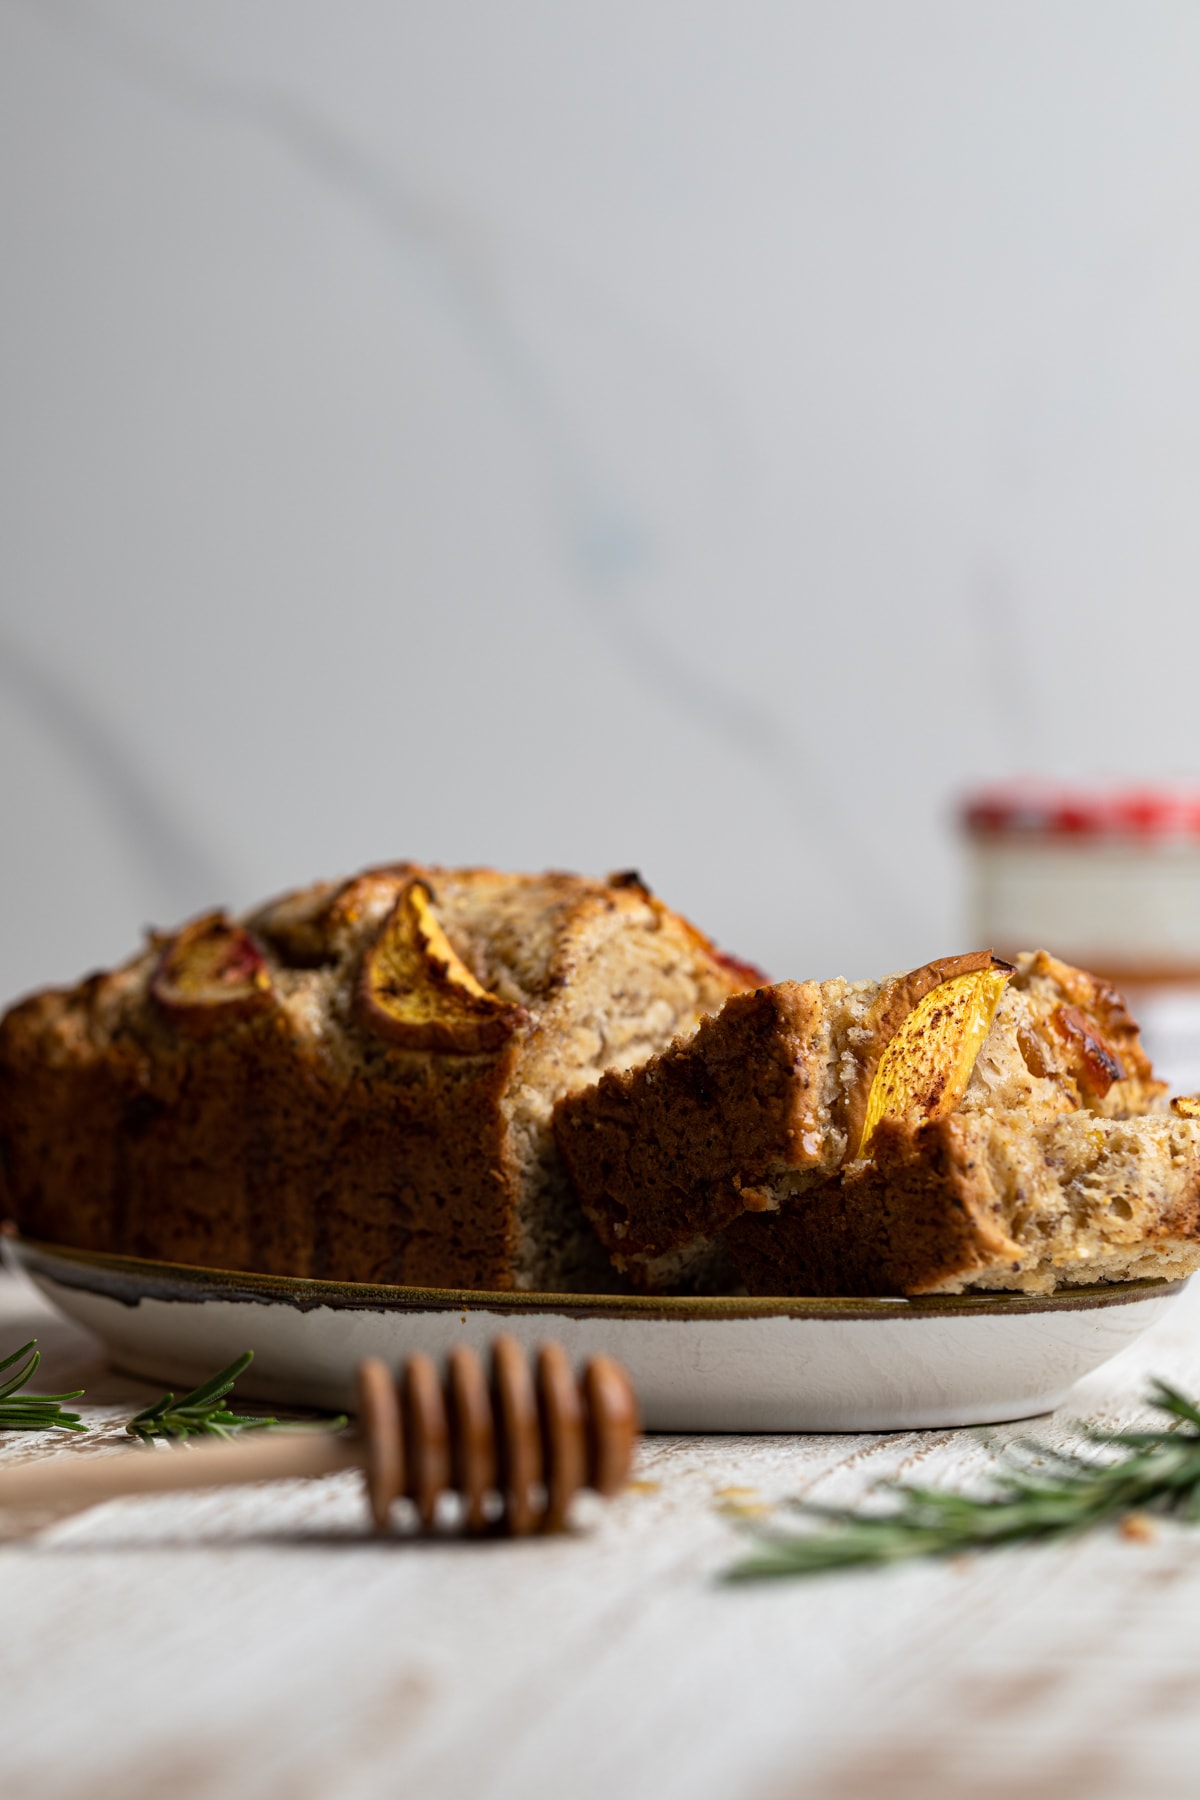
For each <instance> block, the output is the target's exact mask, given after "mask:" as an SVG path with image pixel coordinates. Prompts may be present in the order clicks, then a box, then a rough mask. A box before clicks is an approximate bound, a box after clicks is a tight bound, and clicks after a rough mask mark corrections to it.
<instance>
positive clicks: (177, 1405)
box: [125, 1350, 346, 1443]
mask: <svg viewBox="0 0 1200 1800" xmlns="http://www.w3.org/2000/svg"><path fill="white" fill-rule="evenodd" d="M253 1360H254V1352H253V1350H245V1351H243V1353H242V1354H241V1356H238V1357H235V1358H234V1360H233V1361H232V1362H231V1363H229V1364H228V1365H227V1366H226V1367H225V1368H224V1369H218V1371H217V1373H216V1374H215V1375H210V1376H209V1378H208V1380H207V1381H202V1382H201V1383H200V1385H199V1387H194V1388H193V1389H192V1391H191V1393H190V1394H184V1395H183V1397H182V1399H180V1400H176V1398H175V1396H174V1394H164V1395H163V1396H162V1398H161V1400H156V1401H155V1402H154V1404H153V1405H152V1406H147V1407H145V1408H143V1410H142V1411H141V1412H140V1413H138V1414H137V1415H136V1416H135V1417H134V1418H132V1419H130V1421H129V1423H128V1425H127V1426H126V1427H125V1429H126V1431H127V1432H128V1433H129V1434H130V1436H131V1437H136V1438H141V1439H142V1440H143V1442H145V1443H148V1442H150V1440H151V1439H152V1438H168V1439H175V1440H176V1441H177V1442H183V1441H184V1440H185V1439H187V1438H190V1437H197V1436H206V1437H218V1438H231V1437H236V1436H237V1435H238V1433H239V1432H242V1431H296V1430H301V1431H307V1430H317V1431H340V1430H341V1429H342V1427H343V1426H344V1425H345V1424H346V1418H345V1415H344V1414H339V1416H338V1417H337V1418H336V1419H318V1420H304V1421H302V1422H300V1421H295V1422H294V1421H291V1420H286V1419H276V1418H274V1417H268V1416H266V1415H264V1414H259V1413H235V1412H232V1411H231V1410H230V1407H229V1404H228V1396H229V1394H230V1392H231V1390H232V1388H233V1384H234V1382H235V1381H236V1380H237V1378H238V1376H239V1375H241V1374H242V1373H243V1372H244V1370H245V1369H247V1368H248V1367H249V1365H250V1363H251V1362H252V1361H253Z"/></svg>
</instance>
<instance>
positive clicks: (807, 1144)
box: [555, 951, 1165, 1291]
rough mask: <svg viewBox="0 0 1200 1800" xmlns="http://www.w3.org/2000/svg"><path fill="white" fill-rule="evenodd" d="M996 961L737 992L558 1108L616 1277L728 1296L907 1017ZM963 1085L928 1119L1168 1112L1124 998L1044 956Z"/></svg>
mask: <svg viewBox="0 0 1200 1800" xmlns="http://www.w3.org/2000/svg"><path fill="white" fill-rule="evenodd" d="M992 962H993V959H992V958H990V956H989V955H988V953H986V952H979V953H972V954H971V955H968V956H963V957H950V958H941V959H939V960H938V961H936V962H933V963H928V964H925V965H924V966H923V967H922V968H920V969H916V970H912V971H909V972H907V973H905V974H902V975H896V976H890V977H888V978H887V979H886V980H885V981H883V982H854V983H851V982H846V981H828V982H822V983H819V984H818V983H815V982H802V983H797V982H780V983H777V984H776V985H774V986H771V987H766V988H761V989H758V990H757V991H755V992H753V993H746V994H742V995H738V996H737V997H735V998H734V999H731V1000H730V1001H728V1002H727V1003H726V1005H725V1007H724V1008H723V1009H722V1011H721V1012H720V1013H719V1014H718V1015H717V1016H716V1017H715V1018H712V1019H709V1020H707V1021H705V1023H704V1024H703V1025H702V1026H701V1027H700V1029H699V1030H698V1031H697V1032H696V1034H695V1035H694V1037H692V1038H691V1039H690V1040H685V1041H680V1042H677V1043H675V1044H673V1045H672V1046H671V1047H670V1048H669V1049H668V1050H666V1051H664V1052H662V1053H660V1054H659V1055H657V1056H655V1057H652V1058H651V1059H650V1060H649V1061H648V1062H647V1063H645V1064H644V1065H643V1066H642V1067H641V1068H639V1069H637V1070H632V1071H623V1072H613V1073H610V1074H606V1075H605V1076H603V1077H602V1078H601V1079H600V1081H599V1082H598V1083H597V1085H596V1086H595V1087H594V1088H591V1089H588V1090H586V1091H583V1092H579V1093H577V1094H575V1095H573V1096H570V1097H567V1098H565V1099H564V1100H563V1101H561V1102H560V1103H559V1105H558V1106H557V1108H556V1111H555V1133H556V1136H557V1139H558V1144H559V1148H560V1151H561V1153H562V1156H563V1160H564V1162H565V1164H566V1166H567V1168H568V1170H569V1172H570V1175H571V1178H572V1180H573V1182H574V1184H575V1187H576V1191H577V1192H578V1194H579V1196H580V1199H581V1202H582V1204H583V1207H584V1210H585V1212H586V1213H587V1215H588V1217H589V1218H590V1219H591V1220H592V1222H593V1224H594V1225H595V1227H596V1231H597V1233H598V1235H599V1237H600V1239H601V1241H602V1242H603V1243H604V1245H605V1247H606V1248H607V1249H608V1251H609V1253H610V1255H611V1256H612V1258H613V1261H614V1263H615V1265H616V1266H617V1267H618V1268H620V1269H622V1270H625V1271H627V1272H628V1273H629V1274H630V1275H631V1277H632V1278H633V1279H634V1281H635V1282H636V1283H637V1285H638V1286H639V1287H643V1288H645V1289H647V1290H649V1291H656V1290H660V1289H663V1288H666V1287H670V1286H672V1285H675V1284H676V1283H679V1282H687V1283H688V1284H691V1285H695V1284H697V1283H698V1284H700V1285H703V1286H711V1285H713V1284H714V1283H720V1282H726V1283H727V1282H730V1281H731V1280H732V1281H734V1282H736V1281H737V1279H738V1274H737V1271H738V1270H739V1269H741V1268H742V1265H743V1263H745V1264H746V1267H750V1258H751V1252H750V1251H747V1250H746V1249H745V1246H746V1245H747V1244H748V1243H749V1244H752V1242H753V1240H754V1239H755V1236H756V1235H758V1236H761V1237H762V1239H763V1241H764V1243H767V1242H768V1240H772V1231H773V1227H772V1223H771V1220H772V1217H773V1216H774V1215H776V1214H779V1215H781V1216H782V1215H783V1214H784V1213H787V1214H788V1215H789V1216H791V1214H792V1213H794V1214H795V1216H796V1219H797V1221H798V1223H797V1230H800V1229H801V1224H802V1218H803V1215H804V1212H805V1210H806V1208H807V1207H808V1205H809V1204H810V1203H811V1202H810V1198H809V1196H811V1195H812V1194H813V1193H814V1192H815V1191H822V1192H823V1191H824V1185H825V1184H827V1183H828V1182H829V1181H830V1180H831V1178H833V1177H834V1176H835V1175H837V1174H838V1172H839V1171H840V1170H841V1169H842V1167H843V1165H846V1164H851V1165H853V1164H854V1159H855V1156H856V1153H857V1151H858V1149H859V1147H860V1144H861V1140H862V1136H863V1130H864V1123H865V1119H866V1114H867V1105H868V1097H869V1094H870V1092H871V1089H872V1083H873V1081H874V1079H875V1076H876V1073H877V1071H878V1069H879V1067H880V1064H881V1061H882V1059H883V1057H884V1054H885V1052H886V1051H887V1049H888V1047H889V1045H890V1044H891V1043H892V1042H893V1040H894V1039H895V1038H896V1037H897V1034H898V1033H899V1032H900V1031H901V1029H902V1028H903V1027H904V1026H905V1023H906V1021H907V1020H909V1019H910V1018H912V1017H914V1016H916V1010H917V1008H918V1007H919V1006H920V1005H921V1004H922V1003H923V1002H924V1001H926V999H927V997H928V998H930V999H931V1000H932V1001H934V1002H936V999H937V997H938V996H939V995H941V994H942V993H943V992H944V991H948V989H949V984H951V983H954V982H956V981H958V980H959V978H960V977H966V976H969V975H972V974H976V973H981V972H983V971H984V970H986V969H987V968H988V966H989V965H990V964H991V963H992ZM1004 967H1005V968H1007V967H1008V965H1004ZM967 1073H968V1074H969V1080H966V1084H965V1088H964V1090H963V1091H962V1092H961V1093H960V1092H957V1091H956V1092H948V1091H943V1090H942V1089H939V1088H937V1087H936V1084H935V1087H934V1088H931V1089H930V1090H929V1091H928V1092H923V1093H922V1094H921V1095H920V1102H921V1104H920V1108H919V1109H918V1110H919V1111H920V1113H921V1116H924V1117H929V1116H936V1115H938V1114H940V1113H941V1112H942V1111H953V1112H954V1113H956V1114H959V1113H961V1114H963V1115H968V1116H969V1115H972V1114H975V1113H985V1112H991V1113H999V1114H1008V1113H1021V1114H1022V1115H1023V1116H1026V1117H1033V1116H1038V1117H1047V1118H1055V1117H1058V1116H1059V1115H1063V1114H1072V1113H1075V1112H1078V1111H1081V1110H1082V1111H1083V1112H1085V1113H1086V1114H1087V1116H1088V1117H1100V1118H1121V1117H1126V1116H1131V1115H1134V1114H1138V1113H1142V1112H1145V1111H1146V1110H1147V1109H1152V1108H1162V1106H1163V1105H1164V1104H1165V1103H1164V1101H1163V1099H1162V1096H1163V1093H1164V1091H1165V1090H1164V1089H1163V1087H1162V1085H1161V1084H1159V1083H1156V1082H1155V1081H1154V1078H1153V1071H1152V1069H1151V1067H1150V1064H1149V1062H1148V1060H1147V1058H1146V1055H1145V1052H1144V1050H1143V1049H1142V1046H1141V1042H1140V1038H1139V1036H1138V1032H1137V1027H1136V1025H1135V1023H1134V1022H1133V1020H1132V1019H1131V1018H1130V1016H1129V1013H1128V1011H1127V1010H1126V1009H1125V1006H1124V1003H1123V1002H1122V1000H1121V998H1120V996H1119V995H1118V994H1116V993H1115V991H1114V990H1112V989H1111V988H1108V987H1106V986H1105V985H1104V984H1103V983H1100V982H1098V981H1097V980H1096V979H1095V978H1094V977H1092V976H1090V975H1088V974H1087V973H1086V972H1085V971H1083V970H1079V969H1073V968H1071V967H1070V966H1069V965H1067V964H1064V963H1061V962H1059V961H1057V960H1056V959H1055V958H1053V957H1051V956H1049V955H1047V954H1046V953H1045V952H1044V951H1038V952H1035V953H1030V954H1027V955H1025V956H1022V957H1021V958H1020V959H1019V961H1018V964H1017V965H1016V967H1015V969H1014V970H1012V974H1011V980H1009V981H1008V982H1007V984H1006V986H1005V987H1004V991H1003V993H1002V995H1001V997H1000V999H999V1003H998V1005H997V1008H996V1012H995V1016H994V1018H993V1020H992V1023H991V1026H990V1029H988V1030H987V1035H986V1037H985V1038H984V1040H983V1043H982V1047H981V1049H980V1050H979V1053H978V1055H977V1056H976V1057H975V1059H974V1062H973V1066H970V1067H969V1069H968V1071H967ZM870 1166H872V1165H870V1164H868V1167H870ZM739 1220H741V1221H743V1223H742V1224H741V1225H740V1226H739V1227H738V1230H737V1232H736V1237H735V1236H734V1235H732V1234H730V1231H731V1227H733V1226H734V1224H735V1222H736V1221H739ZM727 1234H729V1235H727ZM772 1241H773V1240H772ZM735 1242H736V1245H737V1246H738V1249H737V1260H736V1261H735V1262H734V1264H733V1265H732V1266H731V1262H730V1258H731V1256H732V1251H733V1247H734V1244H735ZM754 1267H755V1270H756V1271H757V1273H756V1274H755V1276H754V1278H755V1279H758V1278H759V1277H760V1276H761V1271H760V1270H758V1266H757V1265H754ZM742 1279H744V1280H747V1281H748V1280H749V1279H750V1277H748V1276H745V1275H744V1274H743V1276H742Z"/></svg>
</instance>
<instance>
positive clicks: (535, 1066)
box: [0, 863, 761, 1291]
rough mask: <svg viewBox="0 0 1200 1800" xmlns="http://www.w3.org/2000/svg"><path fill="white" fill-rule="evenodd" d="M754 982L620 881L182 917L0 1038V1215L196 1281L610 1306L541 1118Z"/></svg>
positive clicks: (395, 880)
mask: <svg viewBox="0 0 1200 1800" xmlns="http://www.w3.org/2000/svg"><path fill="white" fill-rule="evenodd" d="M756 981H761V976H759V975H758V973H757V971H754V970H751V969H748V968H747V967H746V965H742V964H739V963H737V962H735V961H734V960H733V959H730V958H727V957H724V956H722V955H721V954H720V953H719V952H718V951H716V950H715V949H714V948H713V947H712V946H711V945H710V944H708V942H707V940H706V939H704V938H703V937H702V936H701V934H700V933H699V932H697V931H696V930H695V929H694V927H692V926H690V925H689V924H688V923H687V922H686V921H685V920H683V919H682V918H680V917H679V916H678V915H676V914H674V913H672V912H671V911H669V909H668V908H666V907H665V906H664V905H663V904H662V903H661V902H660V901H659V900H657V899H656V898H655V897H654V896H653V895H652V894H650V893H649V892H648V890H647V889H646V888H645V887H644V886H643V885H642V884H641V883H640V881H638V880H637V879H636V878H633V877H618V878H615V879H614V880H611V881H608V882H603V881H589V880H586V879H584V878H582V877H579V876H574V875H566V874H556V873H552V874H548V875H506V874H501V873H499V872H497V871H495V870H490V869H442V868H436V867H426V866H423V865H418V864H413V863H398V864H394V865H390V866H387V867H382V868H377V869H371V870H368V871H366V872H365V873H364V874H362V875H359V876H356V877H354V878H352V879H351V880H348V881H344V882H323V883H319V884H317V885H315V886H313V887H310V888H308V889H305V890H302V891H300V892H297V893H292V894H288V895H285V896H283V897H282V898H280V899H278V900H275V901H272V902H270V903H269V904H267V905H265V906H263V907H261V908H259V909H258V910H257V911H255V912H253V913H251V914H249V915H248V916H246V917H245V918H243V919H241V920H230V919H228V918H226V916H225V915H224V914H206V915H204V917H203V919H201V920H198V921H192V922H191V923H190V924H189V925H186V926H184V927H183V928H181V930H180V931H178V932H175V933H171V934H160V935H156V936H155V937H154V938H153V939H152V940H151V942H150V943H149V945H148V947H147V948H146V950H145V951H143V952H142V953H141V954H140V955H139V956H137V957H135V958H134V959H132V960H131V961H130V962H129V963H127V964H126V965H125V966H124V967H122V968H120V969H117V970H115V971H113V972H111V973H106V974H100V975H96V976H93V977H91V978H90V979H89V980H87V981H85V982H82V983H80V984H79V985H78V986H76V987H74V988H69V989H59V990H48V991H46V992H44V993H41V994H37V995H34V996H32V997H31V998H30V999H28V1000H25V1001H23V1002H21V1003H19V1004H18V1005H17V1006H15V1007H13V1008H12V1009H11V1010H10V1011H9V1012H8V1014H7V1015H6V1016H5V1018H4V1020H3V1021H2V1022H0V1202H2V1204H0V1211H3V1212H7V1213H8V1214H10V1215H11V1216H12V1217H14V1218H15V1220H16V1221H17V1223H18V1225H19V1227H20V1228H21V1229H22V1230H23V1231H24V1232H25V1233H26V1234H27V1235H29V1236H32V1237H41V1238H46V1239H48V1240H51V1241H57V1242H61V1243H68V1244H72V1245H76V1246H79V1247H81V1248H91V1249H100V1250H110V1251H119V1252H124V1253H126V1254H130V1255H141V1256H149V1257H159V1258H164V1259H167V1260H173V1261H181V1262H189V1263H195V1264H201V1265H210V1266H215V1267H221V1268H242V1269H249V1270H261V1271H265V1272H267V1273H276V1274H290V1275H302V1276H305V1275H307V1276H320V1277H329V1278H333V1279H340V1280H347V1281H363V1282H388V1283H393V1282H394V1283H401V1284H407V1285H420V1286H439V1287H469V1288H485V1289H486V1288H492V1289H505V1288H513V1287H520V1288H532V1287H538V1288H547V1289H566V1290H574V1291H581V1290H586V1289H588V1288H597V1289H600V1290H605V1289H608V1290H611V1289H612V1288H614V1287H619V1286H620V1285H621V1284H622V1278H621V1277H619V1276H618V1275H616V1274H615V1272H614V1270H613V1268H612V1265H611V1263H610V1262H609V1259H608V1258H607V1256H605V1254H604V1253H603V1251H602V1249H601V1247H600V1245H599V1243H598V1241H597V1239H596V1237H595V1234H594V1232H593V1231H592V1228H591V1226H590V1225H589V1224H588V1222H587V1220H586V1218H585V1217H584V1215H583V1213H582V1211H581V1210H580V1207H579V1203H578V1201H577V1200H576V1198H575V1195H574V1193H573V1191H572V1189H571V1187H570V1184H569V1182H568V1181H567V1179H566V1176H565V1174H564V1171H563V1169H562V1167H561V1164H560V1162H559V1159H558V1156H557V1153H556V1151H555V1147H554V1142H553V1135H552V1132H551V1128H550V1115H551V1109H552V1107H553V1104H554V1102H555V1100H556V1099H558V1098H559V1097H560V1096H562V1095H564V1094H567V1093H571V1092H574V1091H576V1090H577V1089H578V1088H580V1087H583V1086H585V1085H587V1084H589V1083H593V1082H594V1081H595V1080H596V1078H597V1077H598V1076H599V1075H601V1074H603V1073H604V1071H606V1070H608V1069H611V1068H621V1069H627V1068H631V1067H633V1066H635V1065H637V1064H638V1063H639V1062H643V1061H645V1059H646V1058H647V1057H649V1056H651V1055H653V1054H654V1053H655V1052H656V1051H658V1050H661V1049H662V1048H663V1047H665V1045H666V1044H668V1043H669V1042H670V1041H671V1040H672V1039H673V1038H675V1037H676V1036H678V1035H679V1034H681V1033H683V1034H687V1033H690V1032H693V1031H694V1030H695V1028H696V1027H697V1025H699V1024H700V1022H701V1020H702V1019H704V1018H705V1017H706V1015H708V1014H709V1013H712V1012H715V1011H717V1010H719V1008H720V1007H721V1006H722V1004H723V1003H724V1002H725V1001H726V1000H727V999H728V998H729V997H730V995H732V994H734V993H737V992H738V991H740V990H741V989H743V988H745V987H747V986H750V985H753V984H754V983H755V982H756Z"/></svg>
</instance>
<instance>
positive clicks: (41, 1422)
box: [0, 1338, 87, 1431]
mask: <svg viewBox="0 0 1200 1800" xmlns="http://www.w3.org/2000/svg"><path fill="white" fill-rule="evenodd" d="M22 1357H24V1359H25V1360H24V1361H23V1362H22V1360H21V1359H22ZM41 1360H42V1353H41V1351H40V1350H39V1349H38V1347H37V1339H36V1338H30V1340H29V1342H28V1343H27V1344H22V1345H21V1348H20V1349H19V1350H14V1351H13V1353H12V1355H11V1356H6V1357H5V1358H4V1360H3V1362H0V1374H2V1373H3V1372H4V1370H5V1369H11V1368H12V1366H13V1364H14V1363H17V1364H19V1365H20V1366H19V1367H18V1369H17V1371H16V1373H15V1374H14V1375H10V1376H9V1378H8V1380H7V1381H5V1382H3V1383H0V1431H86V1430H87V1426H86V1425H85V1424H84V1422H83V1420H82V1419H81V1418H80V1416H79V1414H78V1413H73V1412H64V1411H63V1409H62V1407H61V1405H60V1404H59V1402H60V1401H63V1400H78V1399H79V1397H80V1395H81V1394H82V1393H83V1389H82V1388H76V1389H75V1392H74V1393H73V1394H22V1393H21V1392H20V1390H21V1388H23V1387H24V1386H25V1383H26V1382H27V1381H31V1380H32V1379H33V1376H34V1374H35V1373H36V1371H37V1367H38V1364H39V1363H40V1362H41Z"/></svg>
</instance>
